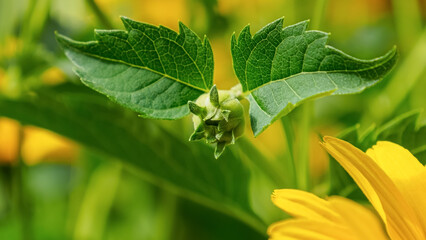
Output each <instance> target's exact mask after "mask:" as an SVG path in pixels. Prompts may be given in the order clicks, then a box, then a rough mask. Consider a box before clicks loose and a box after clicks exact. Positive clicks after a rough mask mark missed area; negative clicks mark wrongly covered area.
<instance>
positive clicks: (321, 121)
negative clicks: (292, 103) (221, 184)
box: [0, 0, 426, 240]
mask: <svg viewBox="0 0 426 240" xmlns="http://www.w3.org/2000/svg"><path fill="white" fill-rule="evenodd" d="M119 16H127V17H130V18H133V19H135V20H138V21H142V22H147V23H150V24H154V25H159V24H160V25H164V26H167V27H169V28H171V29H173V30H176V31H177V30H178V21H182V22H184V23H185V24H186V25H187V26H189V27H190V28H191V29H193V30H194V31H195V32H196V33H197V34H198V35H199V36H203V35H204V34H205V35H207V36H208V38H209V40H210V41H211V44H212V48H213V53H214V58H215V59H214V60H215V71H214V74H215V76H214V80H215V83H216V84H217V85H218V87H219V88H222V89H228V88H231V87H232V86H234V85H235V84H237V83H238V81H237V79H236V77H235V75H234V73H233V68H232V60H231V53H230V38H231V35H232V33H233V32H236V33H239V31H240V30H241V29H242V28H243V27H244V26H245V25H247V24H248V23H249V24H250V25H251V29H252V33H254V32H255V31H257V30H259V29H260V28H261V27H263V26H264V25H266V24H267V23H269V22H271V21H273V20H275V19H277V18H280V17H282V16H284V17H285V20H284V24H285V25H290V24H294V23H296V22H299V21H302V20H305V19H311V26H314V27H315V28H318V29H320V30H322V31H325V32H330V33H332V34H331V36H330V39H329V44H330V45H332V46H334V47H336V48H338V49H341V50H343V51H344V52H346V53H348V54H350V55H353V56H355V57H357V58H361V59H368V58H374V57H378V56H381V55H383V54H384V53H385V52H386V51H387V50H389V49H390V48H392V46H393V45H397V46H398V50H399V54H400V59H399V62H398V64H397V67H396V68H395V69H394V70H393V71H392V73H391V74H390V75H388V76H387V77H386V78H385V79H384V80H383V81H382V82H380V83H379V84H378V85H377V86H376V87H373V88H371V89H368V90H367V91H365V92H363V93H362V94H359V95H352V96H332V97H327V98H323V99H319V100H317V101H315V111H314V114H313V116H312V120H311V131H310V132H309V136H310V137H309V139H308V142H307V141H306V139H299V137H298V134H297V126H298V124H299V122H300V121H301V120H302V119H301V118H302V116H303V114H302V112H301V110H300V109H296V110H295V111H294V112H293V113H291V114H290V115H289V119H287V121H290V122H291V123H292V124H293V126H294V129H296V134H295V135H296V136H295V137H294V140H295V141H294V144H293V146H294V148H296V149H300V148H299V147H298V146H299V145H303V144H305V145H307V146H308V147H306V148H305V149H307V150H308V153H307V154H308V156H309V158H310V159H311V166H310V167H311V171H310V174H311V176H312V179H311V185H312V187H311V189H310V190H311V191H313V192H315V193H317V194H320V195H327V194H329V193H331V192H330V191H329V189H328V188H329V185H327V184H329V182H328V180H327V178H328V177H329V175H330V174H329V171H328V169H329V160H328V156H327V154H326V153H325V152H324V150H322V149H321V147H320V146H319V144H318V142H319V139H320V136H322V135H336V134H338V133H339V132H341V131H342V130H344V129H346V128H348V127H351V126H354V125H356V124H360V125H359V126H360V129H361V130H363V129H368V128H369V127H371V126H373V125H372V124H375V126H381V124H382V123H384V122H386V121H389V120H391V119H393V118H395V117H396V116H399V115H400V114H402V113H405V112H407V111H410V110H413V109H424V108H425V106H426V94H425V91H426V71H425V70H426V67H425V66H426V29H425V28H424V23H425V19H426V1H425V0H328V1H324V0H321V1H319V0H318V1H315V0H262V1H260V0H253V1H242V0H158V1H152V0H122V1H119V0H96V1H93V0H73V1H66V0H37V1H36V0H14V1H7V0H0V94H1V96H2V98H5V99H6V98H7V99H21V98H22V97H23V96H31V95H37V94H36V93H37V92H38V91H42V90H43V91H44V90H45V89H50V93H49V94H50V95H49V96H50V97H51V98H52V99H55V98H56V97H59V93H58V96H56V95H55V91H56V90H55V89H59V88H66V89H67V90H66V91H72V89H73V87H75V86H80V83H79V80H78V79H77V78H76V76H75V75H74V74H73V72H72V66H71V63H70V62H69V61H68V60H67V59H66V58H65V56H64V54H63V53H62V51H61V49H60V47H59V45H58V44H57V43H56V40H55V36H54V31H59V32H60V33H62V34H65V35H68V36H70V37H71V38H73V39H78V40H91V39H93V29H110V28H122V26H121V23H120V20H119ZM52 89H53V91H52ZM70 89H71V90H70ZM88 91H89V90H88ZM101 99H103V101H105V102H107V101H108V100H107V98H101ZM31 104H33V105H34V106H37V105H38V104H39V103H38V102H31ZM79 104H84V102H80V103H79ZM7 106H8V105H6V104H0V108H1V107H3V108H6V107H7ZM64 106H65V107H67V105H64ZM8 111H10V112H11V114H12V115H13V114H16V112H18V110H16V112H13V111H15V110H14V109H13V108H11V109H9V110H8ZM37 111H38V109H37V108H28V109H26V112H25V113H23V114H22V116H24V115H25V114H26V115H25V116H27V115H28V116H32V115H39V114H44V113H42V112H37ZM92 114H97V113H92ZM126 114H127V115H129V114H130V115H131V116H133V117H135V121H140V122H143V124H146V125H148V126H150V125H149V124H154V125H155V126H161V129H165V131H167V133H168V134H170V136H173V137H176V139H179V141H181V142H182V144H188V145H189V144H191V143H186V140H187V138H188V136H189V135H190V132H191V130H192V126H191V121H190V118H189V117H188V118H185V119H182V120H179V121H175V122H168V121H155V120H142V119H137V117H136V116H134V115H136V114H133V115H132V113H128V112H125V113H124V115H125V116H127V115H126ZM1 116H8V114H5V113H3V112H2V110H1V109H0V239H43V240H45V239H155V240H157V239H159V240H161V239H266V238H267V237H266V236H265V235H264V234H262V233H261V231H260V232H259V231H255V230H253V227H250V226H248V225H247V224H244V223H243V222H241V221H239V220H238V219H235V218H232V217H230V216H228V215H227V214H223V212H226V211H228V210H227V209H223V210H222V213H221V211H220V210H218V209H215V208H213V207H206V206H208V204H206V203H204V204H198V203H195V202H197V201H194V199H193V198H192V199H191V197H190V198H189V199H191V200H188V199H187V198H186V197H182V196H185V194H184V193H183V194H182V193H180V194H179V193H176V191H173V190H171V188H169V187H167V186H166V185H167V184H163V183H162V182H159V181H156V180H149V179H150V178H149V177H146V174H144V173H141V172H139V171H138V170H135V169H134V168H133V167H132V166H128V165H127V164H123V163H122V162H121V161H117V156H116V155H112V156H111V155H109V154H104V153H102V151H98V150H97V149H96V147H95V149H94V148H93V146H92V145H91V144H85V142H84V141H83V143H77V142H74V141H73V140H70V139H68V138H65V137H63V136H60V135H57V134H56V133H54V132H51V131H49V130H45V129H42V128H38V127H34V126H31V125H27V124H23V125H21V124H20V123H19V122H18V121H16V120H12V119H10V118H5V117H1ZM47 118H49V117H48V116H47ZM81 118H91V114H90V113H88V114H87V115H84V116H83V115H82V116H81ZM17 119H18V120H19V118H18V117H17ZM60 119H61V118H58V121H59V120H60ZM416 121H418V123H417V124H418V125H421V124H424V123H425V121H426V117H425V114H421V115H420V117H419V119H418V120H416ZM27 122H28V123H32V122H31V120H28V121H27ZM24 123H25V121H24ZM35 125H42V126H43V124H35ZM69 126H70V127H69V128H70V129H68V131H70V132H79V131H82V130H81V129H80V128H79V127H78V125H75V126H72V125H69ZM131 126H133V125H129V127H131ZM103 127H104V129H105V131H108V128H109V127H108V125H107V123H106V124H105V126H103ZM46 128H49V127H46ZM49 129H50V128H49ZM53 129H55V128H53ZM51 130H52V129H51ZM59 132H60V131H59ZM65 135H66V134H65ZM246 135H247V136H246V138H245V140H241V142H244V143H237V144H236V146H233V147H231V148H232V149H233V150H232V149H231V150H229V151H232V153H233V157H230V159H219V161H241V162H242V164H243V165H244V166H246V165H248V166H249V167H248V169H249V172H250V178H248V179H249V182H250V187H249V190H248V191H249V194H248V195H249V196H250V199H249V200H248V201H249V202H250V206H251V208H253V211H254V212H255V213H256V215H258V216H260V218H261V219H262V220H263V222H265V223H266V224H269V223H271V222H273V221H276V220H278V219H280V218H282V217H283V216H282V215H281V213H280V211H279V210H278V209H277V208H275V207H274V206H272V204H271V203H270V202H269V196H270V194H271V192H272V190H273V189H274V188H279V187H291V186H292V185H291V184H290V183H289V184H285V183H283V184H277V183H276V182H275V183H270V182H268V181H269V180H267V178H265V176H263V175H262V172H261V171H260V173H259V170H258V169H257V170H256V168H253V167H252V166H251V165H250V164H249V163H246V162H245V161H247V160H245V158H247V157H245V156H243V155H241V153H240V152H239V150H241V149H243V150H244V149H248V148H254V147H255V148H256V152H257V153H258V154H259V155H258V156H262V157H259V158H260V159H258V161H280V159H282V158H283V157H284V156H286V153H287V152H288V146H292V145H289V144H288V142H286V139H289V138H286V136H285V133H284V129H283V125H282V122H280V121H277V122H276V123H274V124H273V125H272V126H271V127H270V128H268V130H267V131H265V132H264V133H263V134H262V135H260V136H259V137H258V138H256V139H255V138H254V137H253V136H252V133H251V131H250V129H249V126H248V129H247V131H246ZM110 136H111V137H115V138H116V141H117V142H120V141H122V140H121V135H120V134H115V135H110ZM150 136H155V137H156V138H155V139H148V141H152V142H153V143H154V144H152V145H150V146H154V148H155V146H157V145H158V146H163V145H162V144H163V142H164V141H172V140H170V139H168V140H167V139H166V140H165V139H163V138H165V137H164V135H161V134H160V135H159V134H155V133H153V134H152V135H150ZM424 138H426V136H424V135H423V138H422V139H423V140H424ZM76 139H77V140H78V137H76ZM98 140H99V141H102V139H98ZM123 141H124V140H123ZM157 142H158V144H157ZM117 144H118V143H117ZM156 144H157V145H156ZM173 144H174V143H173V142H172V145H173ZM135 146H136V145H135ZM160 151H161V150H160ZM200 151H206V154H210V155H212V154H213V153H212V149H210V148H203V150H200ZM140 153H141V155H140V157H141V161H149V160H150V159H143V158H144V156H143V153H144V152H143V151H140ZM298 154H299V156H300V155H301V154H303V153H300V152H297V151H296V152H295V156H296V158H297V157H298ZM194 156H201V155H194ZM176 157H179V155H177V156H176ZM255 157H256V156H255ZM198 160H199V161H200V162H202V161H204V159H203V158H200V159H198ZM171 161H173V159H171ZM253 161H256V160H253ZM161 167H164V168H166V167H168V166H160V168H161ZM164 171H165V174H166V175H167V171H174V170H173V169H168V170H164ZM232 171H233V172H238V169H232ZM263 174H265V173H263ZM278 175H279V174H278ZM282 175H283V176H284V178H285V171H284V170H283V172H282ZM165 178H167V177H165ZM265 179H266V180H265ZM194 181H195V180H194ZM235 181H238V178H237V179H236V180H235ZM283 182H285V181H283ZM225 184H226V183H225ZM234 191H238V189H234ZM177 192H179V191H177ZM243 197H248V196H243ZM202 202H203V201H202ZM213 209H215V210H213Z"/></svg>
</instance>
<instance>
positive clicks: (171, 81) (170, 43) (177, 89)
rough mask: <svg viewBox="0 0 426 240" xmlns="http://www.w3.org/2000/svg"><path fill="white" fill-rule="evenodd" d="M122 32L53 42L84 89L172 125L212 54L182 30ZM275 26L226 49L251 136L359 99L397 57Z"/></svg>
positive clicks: (198, 88)
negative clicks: (304, 109) (309, 108)
mask: <svg viewBox="0 0 426 240" xmlns="http://www.w3.org/2000/svg"><path fill="white" fill-rule="evenodd" d="M122 21H123V23H124V25H125V27H126V30H127V31H122V30H97V31H95V33H96V41H93V42H86V43H84V42H76V41H73V40H71V39H68V38H67V37H64V36H62V35H57V36H58V37H57V38H58V41H59V42H60V43H61V45H62V47H63V48H64V51H65V53H66V55H67V56H68V58H69V59H70V60H71V61H72V62H73V63H74V64H75V65H76V66H77V69H76V73H77V74H78V75H79V76H80V78H81V80H82V81H83V83H84V84H86V85H87V86H89V87H90V88H93V89H95V90H97V91H98V92H100V93H103V94H105V95H107V96H108V97H109V98H111V99H112V100H114V101H116V102H118V103H120V104H122V105H123V106H125V107H128V108H130V109H132V110H134V111H136V112H139V113H140V114H141V115H142V116H143V117H148V118H156V119H176V118H180V117H183V116H185V115H187V114H188V113H189V109H188V107H187V106H186V103H187V102H188V101H193V100H195V99H196V98H198V97H199V96H200V95H201V94H203V93H204V92H207V91H208V90H209V89H210V87H211V86H212V84H213V53H212V50H211V47H210V44H209V42H208V41H207V39H206V38H204V41H203V42H202V41H201V40H200V39H199V38H198V37H197V36H196V35H195V33H194V32H192V31H191V30H190V29H189V28H187V27H186V26H185V25H183V24H182V23H180V25H179V27H180V34H177V33H176V32H174V31H172V30H170V29H168V28H165V27H162V26H160V27H155V26H152V25H149V24H145V23H139V22H135V21H132V20H130V19H128V18H122ZM282 24H283V19H282V18H281V19H278V20H276V21H274V22H272V23H270V24H268V25H267V26H265V27H264V28H263V29H261V30H260V31H259V32H257V33H256V34H255V35H254V36H251V34H250V27H249V26H247V27H246V28H244V29H243V30H242V31H241V33H240V35H239V37H238V40H237V38H236V37H235V35H233V37H232V43H231V45H232V46H231V49H232V57H233V60H234V69H235V73H236V75H237V77H238V78H239V80H240V82H241V85H242V88H243V91H244V92H246V93H249V96H248V99H249V101H250V119H251V126H252V129H253V132H254V134H255V135H258V134H260V133H261V132H262V131H263V130H265V129H266V127H268V126H269V125H270V124H271V123H272V122H274V121H275V120H277V119H279V118H281V117H282V116H284V115H286V114H288V113H289V112H290V111H291V110H293V109H294V108H295V107H296V106H298V105H300V104H302V103H303V102H305V101H306V100H309V99H312V98H317V97H320V96H325V95H331V94H352V93H358V92H361V91H362V90H364V89H365V88H367V87H370V86H372V85H374V84H375V83H377V82H378V81H379V80H380V79H381V78H382V77H383V76H384V75H385V74H386V73H388V72H389V70H390V69H391V68H392V67H393V65H394V64H395V62H396V58H397V54H396V49H395V48H394V49H392V50H391V51H389V52H388V53H387V54H385V55H384V56H382V57H380V58H376V59H373V60H360V59H357V58H354V57H351V56H349V55H347V54H345V53H343V52H341V51H339V50H337V49H335V48H333V47H331V46H328V45H326V42H327V39H328V34H327V33H324V32H320V31H306V27H307V24H308V21H304V22H300V23H298V24H295V25H292V26H288V27H286V28H284V29H283V28H282Z"/></svg>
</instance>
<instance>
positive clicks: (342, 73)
mask: <svg viewBox="0 0 426 240" xmlns="http://www.w3.org/2000/svg"><path fill="white" fill-rule="evenodd" d="M282 24H283V19H282V18H281V19H278V20H276V21H274V22H272V23H270V24H268V25H267V26H265V27H264V28H262V29H261V30H260V31H259V32H257V33H256V34H254V36H252V35H251V33H250V27H249V26H247V27H245V28H244V29H243V30H242V31H241V33H240V35H239V36H238V40H237V38H236V36H235V34H234V35H233V36H232V43H231V44H232V45H231V50H232V57H233V62H234V70H235V73H236V75H237V77H238V79H239V80H240V82H241V85H242V87H243V91H244V92H245V93H247V94H248V93H249V96H248V99H249V101H250V119H251V125H252V129H253V132H254V134H255V135H258V134H260V133H261V132H262V131H263V130H265V128H266V127H268V126H269V125H270V124H271V123H272V122H274V121H275V120H277V119H279V118H281V117H282V116H284V115H286V114H288V113H289V112H290V111H291V110H293V109H294V108H295V107H296V106H298V105H300V104H301V103H303V102H305V101H306V100H308V99H312V98H317V97H321V96H326V95H331V94H335V95H337V94H351V93H358V92H361V91H362V90H364V89H365V88H367V87H370V86H372V85H374V84H375V83H377V82H378V81H379V80H380V79H381V78H383V76H384V75H385V74H386V73H388V72H389V71H390V69H391V68H392V67H393V66H394V64H395V62H396V59H397V54H396V48H393V49H392V50H390V51H389V52H388V53H386V54H385V55H384V56H382V57H379V58H376V59H372V60H360V59H357V58H354V57H351V56H349V55H347V54H345V53H343V52H341V51H340V50H337V49H335V48H333V47H331V46H328V45H326V42H327V39H328V36H329V34H327V33H325V32H320V31H314V30H312V31H306V27H307V25H308V21H304V22H300V23H297V24H295V25H292V26H288V27H286V28H284V29H283V28H282Z"/></svg>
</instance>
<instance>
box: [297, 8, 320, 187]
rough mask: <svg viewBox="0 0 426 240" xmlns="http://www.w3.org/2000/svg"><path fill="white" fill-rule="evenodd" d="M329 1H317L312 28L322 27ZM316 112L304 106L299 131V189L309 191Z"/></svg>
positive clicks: (307, 104) (312, 103) (309, 105)
mask: <svg viewBox="0 0 426 240" xmlns="http://www.w3.org/2000/svg"><path fill="white" fill-rule="evenodd" d="M327 3H328V0H317V2H316V4H315V6H314V11H315V12H314V14H313V21H312V22H313V23H312V28H313V29H318V28H320V26H321V25H322V22H323V18H324V12H325V10H326V6H327ZM313 112H314V102H313V101H308V102H306V103H305V104H304V105H303V106H302V122H301V124H300V129H299V131H298V134H299V137H300V138H299V139H300V142H299V149H298V150H299V151H298V154H299V159H298V166H297V168H296V170H298V172H297V177H298V180H297V183H298V187H299V189H302V190H309V188H310V186H309V185H310V182H311V177H310V171H309V142H310V136H309V134H310V132H311V125H312V118H313Z"/></svg>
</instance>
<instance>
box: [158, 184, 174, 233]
mask: <svg viewBox="0 0 426 240" xmlns="http://www.w3.org/2000/svg"><path fill="white" fill-rule="evenodd" d="M177 206H178V204H177V197H176V195H174V194H172V193H170V192H168V191H167V190H163V191H162V192H161V199H160V204H159V205H158V206H157V207H158V208H159V209H158V210H157V212H156V214H155V215H156V220H155V222H156V224H154V226H155V228H156V230H155V231H154V232H155V233H156V239H158V240H168V239H172V238H173V237H172V236H173V223H174V221H175V217H176V209H177Z"/></svg>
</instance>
